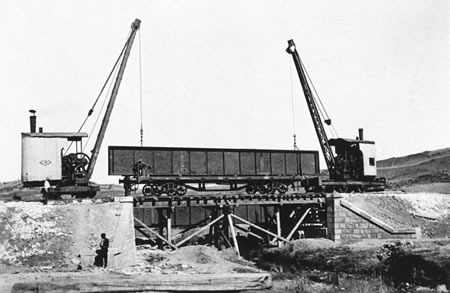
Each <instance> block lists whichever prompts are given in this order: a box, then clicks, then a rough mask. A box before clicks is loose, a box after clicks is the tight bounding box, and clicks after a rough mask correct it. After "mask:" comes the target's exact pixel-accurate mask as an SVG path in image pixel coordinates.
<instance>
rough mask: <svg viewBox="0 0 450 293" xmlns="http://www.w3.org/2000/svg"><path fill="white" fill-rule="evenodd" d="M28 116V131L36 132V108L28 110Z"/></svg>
mask: <svg viewBox="0 0 450 293" xmlns="http://www.w3.org/2000/svg"><path fill="white" fill-rule="evenodd" d="M29 112H30V113H31V114H32V115H31V116H30V132H31V133H36V110H29Z"/></svg>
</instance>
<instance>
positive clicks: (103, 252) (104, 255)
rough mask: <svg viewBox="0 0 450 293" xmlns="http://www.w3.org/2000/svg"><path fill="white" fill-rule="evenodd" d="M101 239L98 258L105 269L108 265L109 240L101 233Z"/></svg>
mask: <svg viewBox="0 0 450 293" xmlns="http://www.w3.org/2000/svg"><path fill="white" fill-rule="evenodd" d="M100 237H102V241H101V242H100V257H101V260H102V266H103V267H104V268H106V266H107V265H108V248H109V239H108V238H106V234H105V233H102V234H101V235H100Z"/></svg>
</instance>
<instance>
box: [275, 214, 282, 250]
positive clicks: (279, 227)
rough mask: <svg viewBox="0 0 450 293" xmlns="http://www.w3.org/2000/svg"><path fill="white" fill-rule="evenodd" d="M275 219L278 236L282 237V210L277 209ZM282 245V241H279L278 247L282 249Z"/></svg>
mask: <svg viewBox="0 0 450 293" xmlns="http://www.w3.org/2000/svg"><path fill="white" fill-rule="evenodd" d="M275 218H276V221H277V236H278V237H281V220H280V208H279V207H276V212H275ZM278 239H279V238H278ZM281 245H282V242H281V241H280V240H278V247H281Z"/></svg>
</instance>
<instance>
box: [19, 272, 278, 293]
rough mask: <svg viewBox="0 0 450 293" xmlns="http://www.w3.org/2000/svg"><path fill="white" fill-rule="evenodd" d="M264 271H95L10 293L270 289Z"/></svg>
mask: <svg viewBox="0 0 450 293" xmlns="http://www.w3.org/2000/svg"><path fill="white" fill-rule="evenodd" d="M271 285H272V279H271V276H270V274H267V273H245V274H242V273H241V274H239V273H233V274H230V273H228V274H189V275H185V274H176V275H171V274H167V275H155V274H151V275H148V274H147V275H141V276H140V275H136V276H123V275H117V274H101V275H99V274H96V275H91V276H86V275H85V276H78V277H73V276H72V277H64V278H63V277H59V278H58V277H55V278H52V280H51V281H47V282H44V281H42V282H29V283H16V284H14V285H13V288H12V290H11V292H12V293H19V292H20V293H31V292H40V293H57V292H68V293H75V292H199V291H200V292H240V291H248V290H256V291H258V292H259V291H265V290H268V289H270V288H271Z"/></svg>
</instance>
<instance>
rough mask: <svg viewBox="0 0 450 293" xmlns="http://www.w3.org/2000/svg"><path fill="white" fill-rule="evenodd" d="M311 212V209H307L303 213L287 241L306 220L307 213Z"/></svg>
mask: <svg viewBox="0 0 450 293" xmlns="http://www.w3.org/2000/svg"><path fill="white" fill-rule="evenodd" d="M310 210H311V208H308V209H307V210H306V211H305V213H304V214H303V215H302V217H301V218H300V220H298V222H297V224H295V226H294V228H293V229H292V231H291V232H290V233H289V235H288V237H287V238H286V239H287V240H289V241H290V240H291V238H292V236H294V233H295V231H297V229H298V227H299V226H300V225H301V224H302V222H303V220H304V219H305V218H306V215H308V213H309V211H310Z"/></svg>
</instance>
